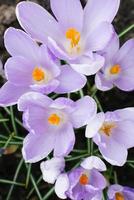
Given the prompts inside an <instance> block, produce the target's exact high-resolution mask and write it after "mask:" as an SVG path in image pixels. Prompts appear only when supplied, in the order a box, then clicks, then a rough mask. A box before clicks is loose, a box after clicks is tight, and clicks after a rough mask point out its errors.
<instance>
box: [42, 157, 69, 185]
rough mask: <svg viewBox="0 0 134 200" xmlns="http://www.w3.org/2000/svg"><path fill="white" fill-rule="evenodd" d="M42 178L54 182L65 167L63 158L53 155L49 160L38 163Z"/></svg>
mask: <svg viewBox="0 0 134 200" xmlns="http://www.w3.org/2000/svg"><path fill="white" fill-rule="evenodd" d="M40 168H41V172H42V174H43V180H44V181H45V182H47V183H51V184H54V182H55V181H56V179H57V178H58V176H59V175H60V174H61V172H62V171H63V170H64V168H65V160H64V158H62V157H59V158H58V157H53V158H52V159H50V160H47V161H44V162H42V163H41V164H40Z"/></svg>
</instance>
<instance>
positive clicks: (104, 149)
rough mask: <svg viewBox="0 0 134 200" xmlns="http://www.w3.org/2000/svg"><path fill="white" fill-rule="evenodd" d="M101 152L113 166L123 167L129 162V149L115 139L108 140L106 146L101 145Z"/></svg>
mask: <svg viewBox="0 0 134 200" xmlns="http://www.w3.org/2000/svg"><path fill="white" fill-rule="evenodd" d="M113 147H114V148H113ZM99 150H100V152H101V154H102V155H103V157H104V158H105V160H106V161H107V162H109V163H110V164H112V165H116V166H123V165H124V164H125V162H126V160H127V155H128V153H127V149H126V148H125V147H124V146H123V145H121V144H120V143H117V142H116V141H115V140H113V139H110V140H107V142H106V143H105V146H102V145H99Z"/></svg>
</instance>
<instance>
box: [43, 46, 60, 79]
mask: <svg viewBox="0 0 134 200" xmlns="http://www.w3.org/2000/svg"><path fill="white" fill-rule="evenodd" d="M39 51H40V54H39V56H40V64H41V66H42V67H43V68H44V69H47V70H48V71H49V72H50V73H51V74H52V76H53V77H57V76H58V75H59V74H60V66H59V65H58V64H57V62H56V58H55V57H54V55H52V53H51V52H50V50H49V49H48V48H47V47H46V45H44V44H43V45H41V46H40V48H39Z"/></svg>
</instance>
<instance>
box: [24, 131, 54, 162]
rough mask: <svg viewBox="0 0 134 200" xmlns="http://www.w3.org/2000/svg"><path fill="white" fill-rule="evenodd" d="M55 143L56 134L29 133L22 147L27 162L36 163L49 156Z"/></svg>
mask: <svg viewBox="0 0 134 200" xmlns="http://www.w3.org/2000/svg"><path fill="white" fill-rule="evenodd" d="M54 143H55V135H54V134H51V133H47V134H42V135H37V134H33V133H29V134H28V135H27V136H26V138H25V139H24V141H23V148H22V154H23V158H24V160H25V162H28V163H35V162H38V161H40V160H42V159H43V158H45V157H47V156H48V154H49V153H50V152H51V151H52V149H53V147H54ZM35 144H36V145H35Z"/></svg>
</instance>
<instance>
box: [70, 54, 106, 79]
mask: <svg viewBox="0 0 134 200" xmlns="http://www.w3.org/2000/svg"><path fill="white" fill-rule="evenodd" d="M70 65H71V67H72V68H73V69H74V70H75V71H77V72H78V73H80V74H84V75H87V76H90V75H94V74H95V73H96V72H98V71H99V70H100V69H101V68H102V67H103V65H104V58H103V57H102V56H100V55H97V54H94V57H93V59H91V58H90V57H88V56H85V57H84V56H83V57H81V58H80V60H78V61H77V63H75V64H72V63H71V64H70Z"/></svg>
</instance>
